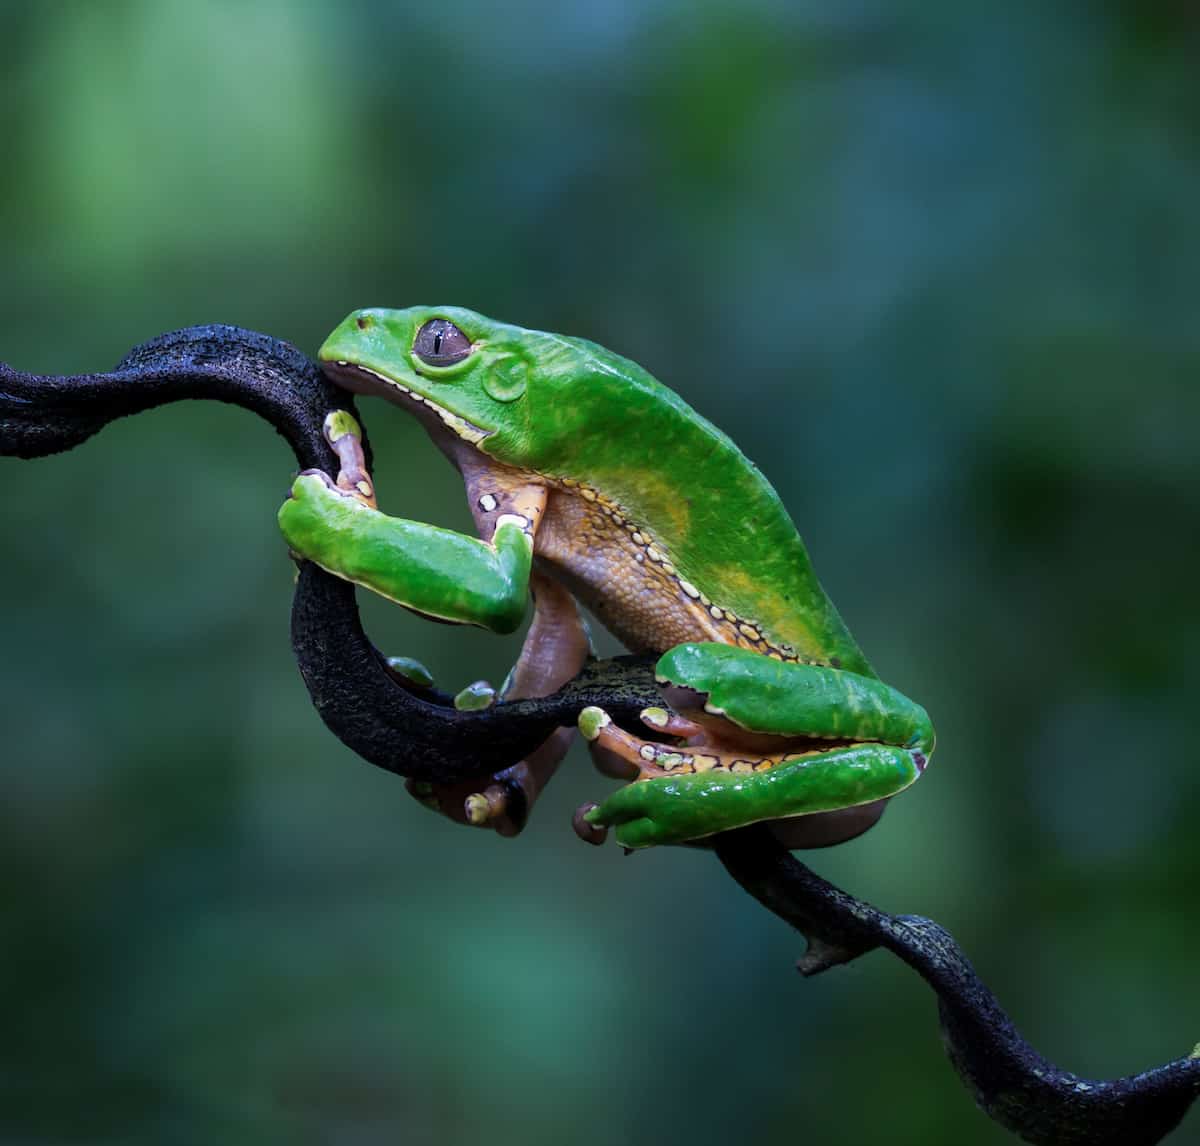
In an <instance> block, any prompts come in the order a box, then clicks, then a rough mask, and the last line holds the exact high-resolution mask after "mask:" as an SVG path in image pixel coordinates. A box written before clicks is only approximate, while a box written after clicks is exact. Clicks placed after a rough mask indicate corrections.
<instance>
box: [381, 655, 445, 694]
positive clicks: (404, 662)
mask: <svg viewBox="0 0 1200 1146" xmlns="http://www.w3.org/2000/svg"><path fill="white" fill-rule="evenodd" d="M384 663H385V664H386V665H387V667H388V671H389V672H390V673H391V674H392V675H393V676H396V677H399V678H400V680H401V681H402V682H403V684H404V685H405V687H407V688H413V689H418V690H420V691H422V692H428V691H429V690H430V689H432V688H433V673H431V672H430V671H429V670H428V669H427V668H426V667H425V666H424V665H423V664H422V663H421V662H420V661H419V660H416V659H415V658H413V657H388V658H387V659H386V660H385V662H384Z"/></svg>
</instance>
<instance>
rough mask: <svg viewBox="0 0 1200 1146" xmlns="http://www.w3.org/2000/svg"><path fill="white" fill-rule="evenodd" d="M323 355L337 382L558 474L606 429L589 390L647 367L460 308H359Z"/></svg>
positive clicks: (506, 457)
mask: <svg viewBox="0 0 1200 1146" xmlns="http://www.w3.org/2000/svg"><path fill="white" fill-rule="evenodd" d="M318 357H319V359H320V361H321V365H322V367H323V369H324V370H325V372H326V373H327V374H328V375H329V376H330V377H331V378H332V379H333V380H334V381H335V382H336V383H337V384H338V385H340V386H343V387H345V388H346V389H349V390H354V391H356V392H359V393H371V394H381V395H383V396H385V397H387V398H389V399H391V400H392V401H394V402H396V403H397V404H398V405H401V406H406V407H410V408H411V409H412V412H413V413H415V414H417V415H418V416H419V417H421V418H422V420H423V421H424V422H425V423H426V424H428V425H431V426H432V427H433V428H434V429H435V430H439V431H440V430H441V429H442V426H440V425H438V421H439V420H440V423H442V425H444V426H445V427H447V428H449V430H451V431H452V432H453V433H454V434H455V435H457V436H458V437H459V438H461V439H464V440H466V441H467V442H469V443H470V444H471V445H473V446H475V447H476V448H478V449H482V450H484V451H485V452H487V453H488V454H490V455H492V456H493V457H496V458H498V459H499V460H501V461H504V462H508V463H509V464H511V465H517V466H527V467H531V468H539V469H543V468H545V467H547V466H549V467H551V468H553V466H554V463H555V462H556V461H558V460H560V457H559V455H560V454H561V453H562V452H564V443H569V442H577V441H578V438H579V435H580V432H581V430H584V429H585V428H586V427H588V426H590V428H591V429H592V430H593V431H597V430H598V425H597V415H596V413H595V407H597V406H599V405H601V404H602V403H601V395H600V394H599V393H597V392H596V391H595V389H594V387H593V386H591V385H588V382H589V381H590V380H591V379H593V378H595V377H597V373H600V374H604V375H607V376H608V377H609V378H610V379H611V378H612V377H613V375H614V374H615V373H616V371H614V369H613V363H615V362H621V363H624V364H625V365H626V366H627V367H628V368H629V369H631V370H633V371H640V368H639V367H636V366H634V364H633V363H625V361H624V360H623V359H619V358H618V356H617V355H609V354H608V352H606V351H604V350H603V349H602V348H600V347H598V346H595V345H593V344H592V343H589V342H585V341H583V340H582V339H575V338H566V337H563V336H561V335H556V334H546V333H543V332H541V331H536V330H526V329H524V328H523V327H519V326H510V325H508V324H506V323H502V322H496V321H495V320H493V319H490V318H485V317H484V316H483V315H481V314H476V313H475V312H474V311H470V310H466V309H464V308H462V307H456V306H442V307H425V306H421V307H410V308H408V309H406V310H385V309H370V310H356V311H354V312H353V313H352V314H351V315H349V316H348V317H347V318H346V319H345V321H344V322H342V324H341V325H340V326H339V327H338V328H337V329H336V330H335V331H334V332H333V333H332V334H331V335H330V336H329V337H328V338H327V339H326V340H325V343H324V345H323V346H322V347H321V349H320V350H319V351H318ZM621 373H622V377H624V372H621ZM650 384H651V385H656V384H654V383H652V382H651V383H650ZM607 406H608V408H609V410H610V412H611V411H612V410H615V409H616V408H617V407H616V405H615V404H614V403H612V402H611V401H609V402H608V403H607ZM589 409H591V411H592V412H591V413H589ZM610 416H611V414H610ZM602 420H603V419H600V421H602ZM602 432H607V430H606V429H605V430H604V431H602Z"/></svg>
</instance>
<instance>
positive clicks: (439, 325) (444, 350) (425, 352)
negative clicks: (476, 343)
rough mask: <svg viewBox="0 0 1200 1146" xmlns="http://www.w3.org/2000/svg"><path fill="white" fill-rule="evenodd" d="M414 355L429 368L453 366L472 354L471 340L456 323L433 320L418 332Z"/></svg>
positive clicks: (439, 319) (438, 319)
mask: <svg viewBox="0 0 1200 1146" xmlns="http://www.w3.org/2000/svg"><path fill="white" fill-rule="evenodd" d="M413 353H414V354H415V355H416V356H417V357H418V358H419V359H420V360H421V361H422V362H424V363H425V364H426V365H427V366H453V365H454V364H455V363H456V362H461V361H462V360H463V359H464V358H466V356H467V355H468V354H470V353H471V340H470V339H469V338H468V337H467V336H466V335H465V334H463V332H462V331H461V330H459V329H458V327H457V326H455V325H454V323H452V322H448V321H447V320H446V319H444V318H431V319H430V320H429V321H428V322H427V323H425V325H424V326H422V327H421V329H420V330H418V331H417V337H416V340H415V341H414V342H413Z"/></svg>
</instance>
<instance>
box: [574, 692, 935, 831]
mask: <svg viewBox="0 0 1200 1146" xmlns="http://www.w3.org/2000/svg"><path fill="white" fill-rule="evenodd" d="M660 711H661V710H660ZM642 720H643V723H645V724H646V725H647V726H648V727H650V728H653V729H654V730H655V731H662V732H667V733H668V734H671V735H676V736H684V737H686V742H685V743H682V744H664V743H658V742H654V741H648V740H642V739H639V738H638V737H636V736H634V735H632V734H631V733H629V732H626V731H625V730H624V729H622V728H619V727H618V726H617V725H616V724H614V723H613V721H612V720H611V718H610V717H609V716H608V714H607V713H605V712H604V711H603V710H602V709H598V708H589V709H585V710H584V711H583V712H582V713H581V714H580V719H579V727H580V731H581V732H582V733H583V735H584V737H585V738H586V739H587V740H588V741H589V743H590V745H591V746H592V749H593V752H594V753H601V754H602V755H603V759H604V761H605V763H606V768H605V770H607V771H615V770H616V767H615V766H614V762H616V764H617V765H619V767H620V768H621V769H622V770H623V773H624V775H625V776H627V777H633V778H634V779H633V782H632V783H630V784H627V785H626V786H625V787H624V788H622V789H620V791H618V792H615V793H613V795H612V796H610V797H609V798H608V799H607V800H605V801H604V803H602V804H600V805H599V806H598V807H592V808H588V809H580V811H579V813H577V816H576V831H577V832H579V834H580V835H581V836H582V837H583V838H584V839H587V840H589V842H593V843H595V842H599V839H600V838H601V833H602V832H603V831H604V829H606V828H609V827H614V828H615V829H616V836H617V842H618V843H620V844H621V845H623V846H624V847H626V848H644V847H650V846H652V845H654V844H673V843H688V842H690V841H692V840H698V839H703V838H704V837H706V836H711V835H714V834H716V833H717V832H723V831H727V830H729V829H731V828H738V827H743V826H745V825H746V824H752V823H757V822H759V821H763V820H780V819H786V818H791V817H801V816H811V815H813V814H818V813H828V812H840V811H842V810H844V809H848V808H854V807H858V806H860V805H869V804H873V803H875V802H876V801H879V800H883V799H886V798H888V797H890V796H894V795H895V794H896V793H897V792H899V791H901V790H902V789H904V788H906V787H908V785H909V784H911V783H912V782H913V781H914V780H916V778H917V777H918V776H919V775H920V773H921V770H922V769H923V767H924V764H925V758H924V756H923V755H922V753H921V752H920V751H918V750H914V749H910V748H903V747H899V746H896V745H890V744H881V743H877V742H848V741H820V742H814V741H805V740H804V739H803V738H792V739H790V740H788V741H785V742H782V746H781V747H778V746H779V745H780V743H781V742H780V741H778V740H776V741H775V746H773V747H771V748H769V749H765V748H764V746H763V742H762V741H761V740H760V741H759V742H758V743H755V745H754V747H753V748H749V747H747V745H746V743H743V742H740V741H736V740H723V739H721V738H720V737H718V736H713V735H712V729H711V728H701V726H700V725H698V724H694V723H693V722H691V721H688V720H684V719H683V718H680V717H668V720H667V721H666V722H665V723H664V722H663V721H662V718H661V716H659V714H658V713H651V715H650V716H649V717H648V716H647V715H646V714H643V717H642ZM850 834H856V833H854V832H851V833H850ZM821 842H832V841H821Z"/></svg>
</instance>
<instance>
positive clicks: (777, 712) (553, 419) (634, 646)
mask: <svg viewBox="0 0 1200 1146" xmlns="http://www.w3.org/2000/svg"><path fill="white" fill-rule="evenodd" d="M317 357H318V361H319V363H320V365H321V368H322V370H323V371H324V372H325V373H326V374H327V375H328V376H329V378H330V379H331V380H332V381H333V382H334V383H336V384H337V385H338V386H340V387H342V388H344V389H345V390H347V391H349V392H351V393H353V394H356V395H376V396H382V397H383V398H385V399H387V400H388V401H390V402H392V403H394V404H396V405H398V406H400V407H402V408H403V409H405V410H406V411H408V412H409V413H410V414H412V416H413V417H415V418H416V419H417V420H418V421H419V422H420V423H421V424H422V425H423V426H424V428H425V429H426V430H427V431H428V434H429V436H430V438H431V439H432V441H433V443H434V444H435V445H436V446H437V448H438V449H440V450H441V452H442V453H443V454H444V455H445V456H446V457H447V458H448V460H449V461H450V462H451V464H452V465H453V466H454V467H455V468H457V470H458V471H459V473H460V474H461V476H462V479H463V483H464V487H465V491H466V495H467V499H468V504H469V506H470V510H471V514H472V518H473V521H474V523H475V527H476V532H477V536H474V537H473V536H470V535H468V534H465V533H460V532H457V531H454V530H450V529H446V528H443V527H440V526H437V525H433V524H429V523H425V522H420V521H411V520H407V519H404V518H399V517H394V516H390V515H388V514H386V513H384V512H382V511H381V510H380V509H379V508H378V503H377V499H376V491H375V488H374V483H373V480H372V477H371V475H370V473H369V472H368V470H367V466H366V462H365V459H364V451H363V442H362V431H361V428H360V427H359V425H358V423H357V422H356V421H355V419H354V418H353V417H352V416H351V415H350V414H348V413H347V412H345V411H335V412H333V413H331V414H330V416H329V417H328V418H327V419H326V436H327V438H328V440H329V441H330V444H331V445H332V447H333V449H334V451H335V453H336V454H337V457H338V461H339V466H340V469H339V472H338V473H337V474H327V473H324V472H322V471H320V470H309V471H305V472H303V473H301V474H299V475H298V476H297V477H296V479H295V481H294V482H293V484H292V487H291V490H290V492H289V495H288V497H287V499H286V500H285V502H284V503H283V505H282V507H281V509H280V511H279V515H278V519H279V525H280V528H281V530H282V533H283V536H284V538H285V539H286V542H287V544H288V546H289V548H290V550H291V551H292V553H293V554H294V555H296V556H297V557H299V558H301V559H304V560H307V561H311V562H313V563H315V564H317V565H318V566H320V567H321V568H322V569H325V570H326V571H328V572H329V573H332V574H334V575H335V576H338V577H341V578H343V579H345V580H348V581H350V582H353V583H354V584H356V585H359V586H362V587H365V588H367V589H369V590H371V591H373V592H374V593H376V594H379V595H381V596H382V597H384V598H386V599H388V600H390V601H392V602H395V603H396V604H399V605H401V606H402V607H404V608H406V609H408V610H410V611H412V612H414V613H416V614H418V615H421V616H424V617H427V618H431V619H433V620H436V621H440V622H446V623H451V624H459V625H474V626H478V627H481V628H484V629H486V630H489V631H491V632H493V633H497V634H507V633H512V632H514V631H515V630H516V629H518V628H519V627H520V625H521V624H522V623H523V620H524V617H525V614H526V611H527V609H528V604H529V601H530V599H532V602H533V616H532V619H531V621H530V624H529V629H528V632H527V634H526V637H525V639H524V643H523V645H522V649H521V652H520V655H519V656H518V659H517V661H516V663H515V664H514V666H513V669H512V671H511V672H510V674H509V677H508V679H507V680H506V681H505V682H504V684H503V686H502V687H501V688H500V689H499V690H492V689H491V688H490V686H488V685H485V684H479V683H477V684H475V685H473V686H470V687H469V688H468V689H467V690H464V693H463V694H460V701H459V703H460V704H463V705H465V706H468V707H479V706H481V705H486V704H489V703H493V702H494V701H502V700H511V699H517V698H523V697H536V696H545V695H549V694H550V693H551V692H553V691H555V690H556V689H558V688H560V687H561V686H562V685H563V684H564V683H565V682H566V681H568V680H570V679H571V678H572V677H574V676H575V675H576V674H577V673H578V672H579V671H580V669H581V668H582V667H583V665H584V664H585V663H586V662H587V661H588V659H589V658H590V657H591V656H593V655H594V654H593V650H592V645H591V640H590V635H589V632H588V627H587V621H586V618H585V613H584V610H587V611H588V612H589V613H590V614H591V616H592V617H594V618H595V619H596V621H597V622H598V623H599V624H600V625H602V626H603V627H604V628H606V629H607V630H608V631H609V632H611V633H612V634H613V635H614V636H615V637H616V638H617V640H618V641H620V642H621V643H622V644H624V646H625V647H626V648H627V649H628V650H629V651H630V652H631V653H633V654H640V655H642V656H646V657H651V658H654V659H655V663H654V674H655V683H656V687H657V689H658V690H659V692H660V694H661V697H662V704H661V705H652V706H649V707H647V708H645V709H644V710H642V711H641V713H640V726H639V727H636V728H625V727H621V726H619V725H618V724H617V722H616V721H614V720H613V719H612V718H611V717H610V715H609V714H608V713H607V712H606V711H605V710H604V709H603V708H600V707H596V706H589V707H587V708H585V709H583V711H581V712H580V713H579V714H578V719H577V725H576V727H577V730H578V732H579V733H581V734H582V736H583V738H584V739H585V741H586V742H587V743H588V746H589V748H590V750H591V754H592V757H593V760H594V761H595V763H596V765H597V767H598V768H599V769H600V770H601V771H602V772H604V773H606V774H607V775H610V776H613V777H616V778H619V779H623V780H625V781H626V783H625V784H624V785H623V786H622V787H620V788H618V789H617V790H616V791H614V792H612V793H611V794H610V795H609V796H608V797H607V798H605V799H603V800H601V801H600V802H598V803H588V804H585V805H583V806H582V807H581V808H580V809H578V810H577V812H576V814H575V817H574V823H575V829H576V831H577V832H578V834H579V835H580V836H581V837H582V838H584V839H585V840H587V841H588V842H592V843H600V842H603V840H604V839H605V838H606V837H607V835H608V833H609V832H610V831H612V832H613V833H614V834H615V836H616V839H617V842H618V843H620V844H621V845H622V846H623V847H624V848H626V849H627V850H635V849H642V848H648V847H653V846H657V845H671V844H680V845H695V846H704V845H705V843H706V842H711V840H712V838H713V837H715V836H717V835H718V834H719V833H722V832H726V831H730V830H733V829H738V828H743V827H747V826H749V825H752V824H756V823H766V824H768V825H769V826H770V827H771V829H772V830H774V831H775V832H776V834H777V836H778V837H779V838H780V839H781V840H784V841H785V842H787V843H788V846H794V847H800V846H822V845H826V844H830V843H840V842H843V841H844V840H846V839H850V838H853V837H854V836H856V835H858V834H861V832H863V831H865V830H866V829H867V828H869V827H871V826H872V825H873V824H874V823H875V822H876V821H877V820H878V818H879V816H880V815H881V813H882V810H883V808H884V807H885V806H886V804H887V802H888V801H889V800H890V799H891V798H892V797H893V796H895V795H897V794H898V793H900V792H901V791H903V790H904V789H906V788H907V787H908V786H909V785H911V784H912V783H913V782H914V781H915V780H916V779H917V778H918V777H920V776H921V775H922V774H923V772H924V771H925V769H926V767H927V764H928V762H929V759H930V756H931V754H932V752H933V748H934V732H933V727H932V724H931V722H930V718H929V716H928V714H927V713H926V711H925V709H924V708H923V707H921V706H920V705H919V704H917V703H916V702H915V701H912V700H910V699H909V698H908V697H906V696H905V695H904V694H903V693H902V692H900V691H899V690H898V689H896V688H894V687H892V686H891V685H889V684H887V683H885V682H884V681H883V680H882V679H881V678H880V677H879V676H878V675H877V674H876V672H875V670H874V669H873V668H872V666H871V664H870V663H869V661H868V660H867V658H866V657H865V655H864V654H863V652H862V651H861V649H860V648H859V646H858V645H857V644H856V642H855V641H854V639H853V637H852V636H851V634H850V632H849V629H848V628H847V626H846V624H845V622H844V621H843V620H842V617H841V615H840V614H839V612H838V610H837V609H836V607H835V606H834V604H833V602H832V601H831V599H830V598H829V596H828V594H827V593H826V592H825V590H824V589H823V587H822V586H821V584H820V582H819V581H818V579H817V577H816V574H815V572H814V569H813V565H812V562H811V559H810V557H809V554H808V551H807V549H806V547H805V544H804V542H803V540H802V539H801V537H800V534H799V532H798V530H797V528H796V526H795V524H794V523H793V521H792V519H791V517H790V516H789V514H788V512H787V509H786V508H785V507H784V505H783V502H782V501H781V499H780V497H779V494H778V493H777V492H776V490H775V488H774V487H773V486H772V485H771V483H770V482H769V480H768V479H767V477H766V476H765V475H764V474H763V472H762V471H761V470H760V469H759V467H758V466H757V465H755V464H754V463H753V462H751V461H750V460H749V458H747V457H746V456H745V455H744V454H743V453H742V452H741V450H740V449H739V448H738V447H737V445H736V444H735V443H734V442H733V441H732V439H731V438H730V437H729V436H728V435H726V434H725V433H724V432H723V431H721V430H720V429H718V428H717V427H716V426H715V425H714V424H713V423H712V422H710V421H709V420H708V419H707V418H705V417H704V416H702V415H701V414H700V413H698V412H697V411H696V410H695V409H693V408H692V407H691V406H689V405H688V404H687V402H685V401H684V399H683V398H682V397H680V395H679V394H677V393H676V392H675V391H674V390H672V389H670V388H669V387H668V386H666V385H664V384H663V383H662V382H659V381H658V380H657V379H655V378H654V377H653V376H652V375H651V374H650V373H649V372H648V371H647V370H645V369H643V368H642V367H641V366H639V365H638V364H637V363H635V362H633V361H632V360H630V359H628V358H625V357H623V356H621V355H619V354H617V353H615V352H613V351H610V350H608V349H606V348H604V347H603V346H600V345H599V344H597V343H595V342H591V341H589V340H587V339H584V338H580V337H574V336H569V335H561V334H554V333H549V332H545V331H539V330H533V329H527V328H524V327H521V326H518V325H512V324H508V323H505V322H501V321H497V320H494V319H491V318H488V317H485V316H484V315H482V314H479V313H476V312H475V311H472V310H469V309H466V308H464V307H458V306H435V307H427V306H415V307H407V308H402V309H390V308H367V309H360V310H355V311H353V312H352V313H351V314H350V315H349V316H347V318H346V319H345V320H344V321H343V322H342V323H341V324H340V325H338V326H337V327H336V328H335V329H334V330H333V332H332V333H331V334H330V335H329V336H328V338H327V339H326V340H325V342H324V343H323V345H322V346H321V347H320V349H319V351H318V355H317ZM392 663H393V665H394V666H398V667H396V671H397V672H398V673H400V674H402V675H403V676H405V677H407V679H408V681H409V683H410V684H411V685H412V687H414V688H421V687H427V685H428V683H429V681H428V677H427V676H426V675H425V673H424V670H423V668H422V667H421V666H419V665H415V664H414V663H412V662H407V661H405V660H404V658H397V659H396V660H395V661H393V662H392ZM575 731H576V729H573V728H560V729H558V730H557V731H556V732H555V733H554V734H553V735H552V736H551V737H550V738H549V739H548V740H547V741H546V742H545V743H544V744H543V745H541V746H540V747H539V748H538V749H537V750H536V751H534V752H533V753H531V755H530V757H528V758H527V759H525V760H523V761H520V762H519V763H518V764H516V765H514V766H513V767H512V768H510V769H508V770H506V773H505V774H504V775H497V776H495V777H490V778H488V779H489V780H490V781H491V782H489V783H483V782H477V783H471V784H466V785H462V784H459V785H451V786H442V787H438V786H436V785H433V784H427V783H426V784H412V783H411V782H410V790H411V791H412V792H413V794H414V795H416V796H417V798H418V799H420V800H421V801H422V802H423V803H426V804H428V805H429V806H431V807H433V808H435V810H438V811H441V812H443V813H444V814H446V815H448V816H450V817H451V818H453V819H456V820H458V821H459V822H461V823H467V824H472V825H476V826H485V827H492V828H494V829H495V830H497V831H499V832H500V833H501V834H514V830H515V828H514V817H513V815H512V808H511V806H510V805H511V796H512V794H513V792H514V790H517V791H519V794H520V802H521V803H522V804H523V805H529V804H531V803H532V801H533V800H534V799H535V798H536V797H537V796H538V794H539V793H540V792H541V791H542V790H543V789H544V787H545V785H546V783H548V781H549V778H550V777H551V776H552V775H553V773H554V771H555V769H556V768H557V767H558V765H559V763H560V762H561V760H562V759H563V757H564V756H565V754H566V751H567V749H568V747H569V744H570V742H571V740H572V739H573V737H574V735H575Z"/></svg>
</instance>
